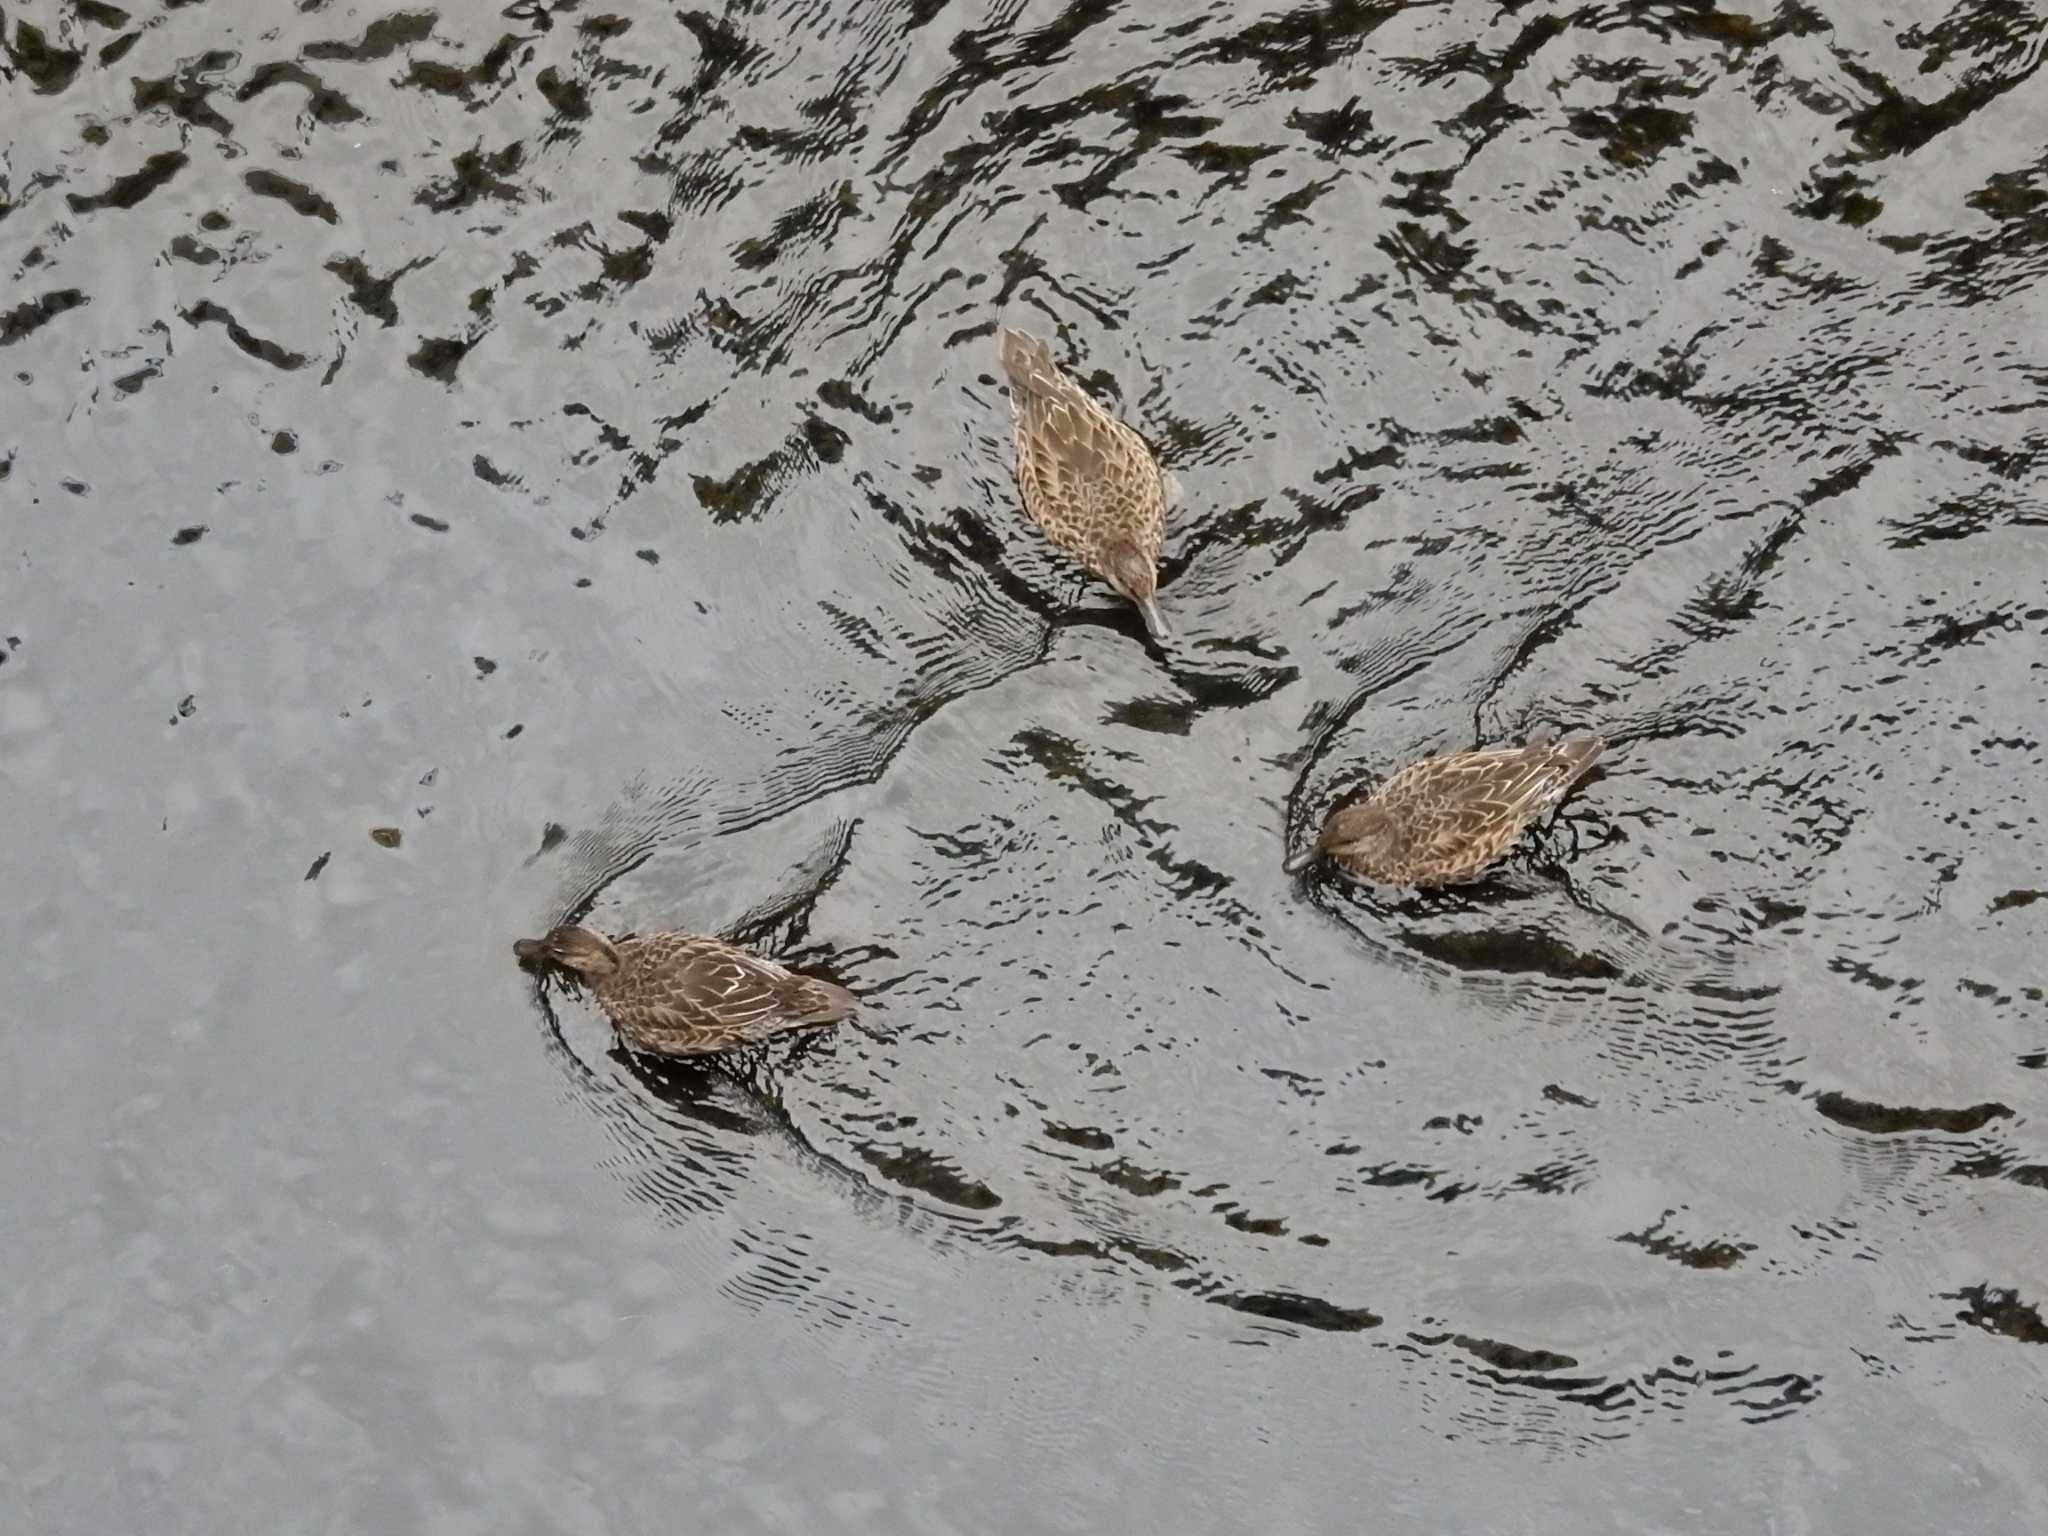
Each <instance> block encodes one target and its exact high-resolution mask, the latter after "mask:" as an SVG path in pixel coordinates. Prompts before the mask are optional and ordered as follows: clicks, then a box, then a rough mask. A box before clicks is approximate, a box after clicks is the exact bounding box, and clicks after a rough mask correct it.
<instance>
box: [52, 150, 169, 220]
mask: <svg viewBox="0 0 2048 1536" xmlns="http://www.w3.org/2000/svg"><path fill="white" fill-rule="evenodd" d="M190 163H191V156H189V155H187V154H186V153H185V152H184V151H183V150H182V149H166V150H160V151H158V152H157V153H156V154H153V155H151V156H150V157H149V158H148V159H147V160H145V161H143V162H142V165H141V167H140V168H139V169H137V170H133V171H130V172H129V173H128V174H127V175H125V176H116V177H115V178H114V179H113V180H112V181H111V182H109V183H108V184H107V187H106V190H105V191H103V192H94V193H91V194H82V193H78V192H67V193H65V194H64V201H65V202H66V203H67V204H69V205H70V208H71V211H72V212H73V213H97V212H99V211H100V210H102V209H106V208H134V207H136V206H138V205H139V204H140V203H141V202H142V201H143V200H144V199H145V198H147V197H148V196H149V195H150V194H151V193H152V192H154V191H156V190H157V188H159V187H161V186H163V185H164V184H165V183H166V182H168V181H169V180H170V179H171V178H172V177H173V176H176V175H177V174H178V172H180V171H182V170H183V169H184V168H185V167H186V166H187V165H188V164H190Z"/></svg>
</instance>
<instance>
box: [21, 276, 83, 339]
mask: <svg viewBox="0 0 2048 1536" xmlns="http://www.w3.org/2000/svg"><path fill="white" fill-rule="evenodd" d="M91 302H92V301H91V300H90V299H88V298H87V297H86V296H85V295H84V294H83V293H82V292H80V291H79V290H78V289H76V288H58V289H55V290H53V291H52V292H49V293H46V294H43V295H42V296H41V297H40V298H34V299H27V300H24V301H23V302H22V303H20V304H17V305H15V306H14V308H12V309H10V310H6V311H4V312H0V347H6V346H12V345H13V344H14V343H15V342H17V341H20V340H21V339H22V338H24V337H26V336H28V335H30V334H31V333H33V332H35V331H38V330H40V329H42V327H44V326H46V325H48V324H49V323H50V322H51V321H52V320H54V319H56V318H57V317H58V316H59V315H63V314H69V313H70V312H71V311H72V310H74V309H77V308H79V307H80V306H81V305H85V304H89V303H91Z"/></svg>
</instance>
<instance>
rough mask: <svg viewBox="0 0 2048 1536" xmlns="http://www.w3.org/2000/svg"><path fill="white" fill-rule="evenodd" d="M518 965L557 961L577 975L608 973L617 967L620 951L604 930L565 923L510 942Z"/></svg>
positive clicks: (591, 975) (603, 974)
mask: <svg viewBox="0 0 2048 1536" xmlns="http://www.w3.org/2000/svg"><path fill="white" fill-rule="evenodd" d="M512 953H513V954H515V955H517V956H518V957H519V963H520V964H521V965H559V966H561V967H562V968H563V969H564V970H570V971H574V972H576V974H577V975H579V976H589V977H593V978H595V977H598V976H609V975H611V973H612V972H613V971H616V970H617V969H618V968H619V952H618V951H617V950H616V949H614V948H613V947H612V942H611V940H610V939H607V938H606V937H605V936H604V935H603V934H600V933H592V932H591V931H590V930H589V929H588V928H576V927H564V928H556V929H553V930H552V931H550V932H549V933H548V935H547V937H545V938H540V939H521V940H520V941H519V942H518V943H516V944H514V945H513V946H512Z"/></svg>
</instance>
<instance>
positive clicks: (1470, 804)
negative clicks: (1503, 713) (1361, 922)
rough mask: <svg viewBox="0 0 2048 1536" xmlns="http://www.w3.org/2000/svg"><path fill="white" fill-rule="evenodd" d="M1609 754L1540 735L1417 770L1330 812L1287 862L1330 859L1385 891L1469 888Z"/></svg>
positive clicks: (1297, 864) (1600, 744)
mask: <svg viewBox="0 0 2048 1536" xmlns="http://www.w3.org/2000/svg"><path fill="white" fill-rule="evenodd" d="M1605 746H1606V743H1605V742H1604V741H1602V740H1601V739H1600V738H1599V737H1598V736H1579V737H1574V738H1573V739H1572V740H1570V741H1554V740H1552V739H1550V738H1548V737H1533V738H1531V739H1530V741H1529V743H1528V744H1527V745H1526V746H1520V747H1496V748H1492V749H1489V750H1486V751H1480V752H1452V753H1448V754H1446V755H1445V756H1442V757H1428V758H1424V759H1423V760H1422V761H1421V762H1419V763H1411V764H1409V765H1408V766H1407V767H1406V768H1403V769H1402V770H1401V771H1400V772H1399V773H1397V774H1395V775H1394V776H1393V777H1392V778H1391V779H1389V780H1387V782H1386V783H1384V784H1382V785H1381V786H1380V787H1379V788H1378V789H1376V790H1374V791H1373V793H1372V794H1371V795H1369V796H1368V797H1367V798H1366V799H1364V800H1363V801H1361V802H1359V803H1358V804H1356V805H1350V806H1345V807H1344V808H1342V809H1341V810H1338V811H1335V812H1332V813H1331V816H1330V819H1329V820H1328V821H1327V822H1325V823H1324V825H1323V831H1322V835H1321V836H1320V837H1318V838H1317V839H1316V841H1315V845H1314V846H1313V847H1312V848H1309V849H1307V850H1305V851H1304V852H1302V853H1298V854H1296V855H1295V856H1294V857H1293V858H1291V859H1289V860H1288V861H1287V870H1288V872H1289V873H1290V874H1292V873H1295V872H1297V871H1299V870H1303V869H1306V868H1307V867H1308V866H1309V865H1311V864H1313V863H1314V862H1315V861H1316V860H1317V859H1319V858H1322V857H1325V856H1327V857H1328V858H1329V859H1330V860H1331V861H1332V862H1333V863H1335V864H1336V865H1338V866H1339V867H1340V868H1342V869H1344V870H1345V871H1347V872H1348V873H1350V874H1353V875H1357V876H1358V877H1360V878H1361V879H1365V880H1371V881H1375V882H1377V883H1378V884H1381V885H1407V886H1436V885H1450V884H1452V883H1454V882H1456V881H1460V880H1470V879H1471V878H1473V877H1474V876H1475V875H1478V874H1480V873H1481V872H1482V871H1484V870H1485V869H1486V868H1487V867H1488V866H1489V865H1491V864H1492V863H1494V861H1495V860H1497V859H1499V858H1500V857H1501V855H1502V854H1504V853H1506V852H1507V851H1508V849H1509V848H1511V847H1512V846H1513V845H1514V843H1515V841H1516V839H1518V838H1519V837H1521V835H1522V833H1523V832H1524V831H1526V830H1527V829H1528V827H1529V824H1530V823H1531V822H1533V821H1535V820H1536V818H1537V817H1539V816H1541V815H1542V814H1543V813H1544V812H1546V811H1548V810H1549V809H1550V808H1551V807H1552V806H1554V805H1556V804H1557V803H1558V802H1559V801H1561V800H1563V799H1564V797H1565V796H1566V795H1567V794H1568V793H1570V791H1571V788H1572V786H1573V785H1574V784H1576V783H1578V781H1579V780H1580V779H1581V778H1583V777H1585V775H1586V773H1587V771H1588V770H1589V769H1591V768H1592V766H1593V764H1594V763H1596V762H1597V761H1599V758H1600V753H1601V750H1602V749H1603V748H1604V747H1605Z"/></svg>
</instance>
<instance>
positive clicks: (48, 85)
mask: <svg viewBox="0 0 2048 1536" xmlns="http://www.w3.org/2000/svg"><path fill="white" fill-rule="evenodd" d="M0 44H4V45H5V47H6V50H7V59H8V62H9V63H11V64H12V65H13V66H14V67H15V68H16V69H18V70H20V71H21V73H22V76H23V78H24V79H26V80H27V81H28V82H29V84H30V85H31V86H33V87H34V88H35V91H36V94H37V95H39V96H54V95H56V94H58V93H59V92H60V91H62V90H63V89H64V88H65V87H66V86H68V85H70V84H71V82H72V81H73V80H75V79H76V78H77V77H78V70H79V67H80V65H82V64H83V63H84V62H85V55H84V54H82V53H81V52H79V51H78V50H77V49H75V48H60V47H58V46H56V45H55V44H53V43H52V42H51V41H50V38H49V34H47V33H46V32H44V31H43V29H42V28H41V27H39V26H36V25H35V24H34V23H33V22H28V21H18V22H16V23H15V25H14V36H13V37H12V38H11V39H10V38H9V37H8V36H7V27H6V21H5V19H4V18H0Z"/></svg>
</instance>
